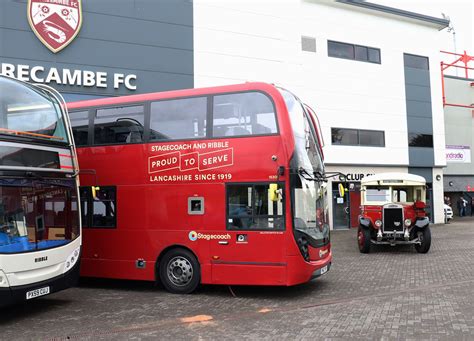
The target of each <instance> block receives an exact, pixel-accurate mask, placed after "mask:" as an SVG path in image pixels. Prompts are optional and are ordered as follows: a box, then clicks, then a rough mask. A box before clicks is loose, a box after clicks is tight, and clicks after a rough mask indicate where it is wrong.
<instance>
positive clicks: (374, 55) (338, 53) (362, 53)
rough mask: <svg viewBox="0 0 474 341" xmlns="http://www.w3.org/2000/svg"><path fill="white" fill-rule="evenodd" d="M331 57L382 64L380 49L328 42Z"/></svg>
mask: <svg viewBox="0 0 474 341" xmlns="http://www.w3.org/2000/svg"><path fill="white" fill-rule="evenodd" d="M328 55H329V57H336V58H343V59H352V60H358V61H361V62H369V63H376V64H380V63H381V61H380V49H377V48H374V47H369V46H362V45H354V44H348V43H341V42H338V41H332V40H328Z"/></svg>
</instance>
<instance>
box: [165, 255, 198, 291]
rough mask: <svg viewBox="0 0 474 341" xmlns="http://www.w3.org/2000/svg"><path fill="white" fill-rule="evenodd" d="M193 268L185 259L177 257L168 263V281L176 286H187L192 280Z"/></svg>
mask: <svg viewBox="0 0 474 341" xmlns="http://www.w3.org/2000/svg"><path fill="white" fill-rule="evenodd" d="M193 273H194V270H193V266H192V264H191V263H190V262H189V260H187V259H186V258H184V257H182V256H177V257H174V258H172V259H171V260H170V261H169V262H168V269H167V274H168V279H169V280H170V281H171V283H173V284H174V285H177V286H185V285H187V284H189V283H190V282H191V280H192V278H193Z"/></svg>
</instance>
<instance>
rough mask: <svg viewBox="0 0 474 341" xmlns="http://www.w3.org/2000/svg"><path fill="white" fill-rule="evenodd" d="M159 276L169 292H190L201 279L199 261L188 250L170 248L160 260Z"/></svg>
mask: <svg viewBox="0 0 474 341" xmlns="http://www.w3.org/2000/svg"><path fill="white" fill-rule="evenodd" d="M159 278H160V280H161V283H162V284H163V286H164V287H165V289H166V290H168V291H169V292H172V293H174V294H189V293H192V292H193V291H194V290H196V288H197V286H198V285H199V283H200V281H201V269H200V266H199V262H198V261H197V259H196V257H195V256H194V255H193V254H192V253H191V252H190V251H188V250H185V249H180V248H179V249H172V250H170V251H168V252H166V254H165V255H164V256H163V258H162V259H161V261H160V265H159Z"/></svg>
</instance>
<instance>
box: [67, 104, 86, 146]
mask: <svg viewBox="0 0 474 341" xmlns="http://www.w3.org/2000/svg"><path fill="white" fill-rule="evenodd" d="M70 119H71V126H72V134H73V137H74V142H76V146H87V144H88V142H89V112H88V111H78V112H74V113H71V115H70Z"/></svg>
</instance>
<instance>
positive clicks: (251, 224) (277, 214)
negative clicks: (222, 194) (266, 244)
mask: <svg viewBox="0 0 474 341" xmlns="http://www.w3.org/2000/svg"><path fill="white" fill-rule="evenodd" d="M278 190H279V191H281V192H280V193H283V192H282V187H281V185H280V184H279V185H278ZM227 229H229V230H284V229H285V223H284V207H283V201H282V200H277V201H272V200H271V197H270V196H269V184H268V183H257V184H231V185H227Z"/></svg>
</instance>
